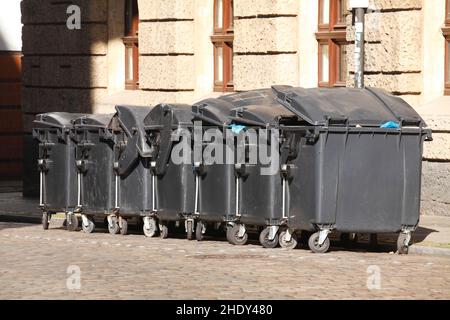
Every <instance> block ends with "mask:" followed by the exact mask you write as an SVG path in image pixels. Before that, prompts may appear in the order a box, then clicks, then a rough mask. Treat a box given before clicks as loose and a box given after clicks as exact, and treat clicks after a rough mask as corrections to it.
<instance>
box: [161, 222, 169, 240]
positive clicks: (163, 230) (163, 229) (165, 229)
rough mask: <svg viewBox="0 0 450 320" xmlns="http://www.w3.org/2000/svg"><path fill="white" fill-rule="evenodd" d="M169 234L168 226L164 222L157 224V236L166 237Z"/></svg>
mask: <svg viewBox="0 0 450 320" xmlns="http://www.w3.org/2000/svg"><path fill="white" fill-rule="evenodd" d="M168 236H169V227H167V225H166V224H161V223H160V224H159V237H160V238H161V239H166V238H167V237H168Z"/></svg>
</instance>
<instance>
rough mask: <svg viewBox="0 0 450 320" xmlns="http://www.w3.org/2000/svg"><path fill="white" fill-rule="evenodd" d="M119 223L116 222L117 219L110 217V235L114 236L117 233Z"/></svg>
mask: <svg viewBox="0 0 450 320" xmlns="http://www.w3.org/2000/svg"><path fill="white" fill-rule="evenodd" d="M119 230H120V228H119V223H118V221H117V217H115V216H114V217H111V223H109V221H108V231H109V233H110V234H112V235H115V234H118V233H119Z"/></svg>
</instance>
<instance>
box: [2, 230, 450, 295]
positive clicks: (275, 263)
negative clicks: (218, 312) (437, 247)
mask: <svg viewBox="0 0 450 320" xmlns="http://www.w3.org/2000/svg"><path fill="white" fill-rule="evenodd" d="M77 268H79V270H80V272H81V274H80V280H81V282H80V286H81V288H80V289H76V283H77V282H76V281H75V282H72V280H73V279H74V278H73V277H74V274H71V273H70V272H72V271H74V270H75V272H76V270H77ZM68 271H69V273H68ZM378 271H379V277H378V275H377V272H378ZM75 276H76V275H75ZM378 279H379V280H380V281H379V282H377V280H378ZM74 284H75V286H74ZM368 284H369V286H368ZM68 285H69V286H68ZM378 285H379V286H378ZM69 288H70V289H69ZM25 298H26V299H97V298H98V299H327V298H331V299H400V298H406V299H415V298H420V299H449V298H450V258H449V257H444V256H420V255H408V256H399V255H396V254H392V253H389V252H381V253H379V252H377V253H375V252H365V251H355V250H353V251H349V249H346V250H342V249H341V250H339V249H335V250H333V251H331V252H330V253H327V254H323V255H319V254H313V253H311V252H309V251H308V250H306V249H296V250H292V251H289V250H284V249H280V248H279V249H264V248H261V247H260V246H259V245H257V243H254V244H250V245H247V246H243V247H238V246H232V245H230V244H228V243H227V242H225V241H224V240H214V241H203V242H197V241H187V240H185V239H181V238H169V239H165V240H161V239H157V238H151V239H150V238H145V237H144V236H143V235H140V234H134V235H128V236H119V235H117V236H112V235H109V234H107V233H105V231H104V230H99V231H98V232H95V233H93V234H84V233H82V232H68V231H65V230H62V229H51V230H48V231H44V230H42V228H41V226H39V225H31V224H19V223H0V299H25Z"/></svg>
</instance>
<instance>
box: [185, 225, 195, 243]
mask: <svg viewBox="0 0 450 320" xmlns="http://www.w3.org/2000/svg"><path fill="white" fill-rule="evenodd" d="M193 223H194V221H192V220H187V221H186V233H187V239H188V240H192V239H193V238H194V232H193V229H194V227H193Z"/></svg>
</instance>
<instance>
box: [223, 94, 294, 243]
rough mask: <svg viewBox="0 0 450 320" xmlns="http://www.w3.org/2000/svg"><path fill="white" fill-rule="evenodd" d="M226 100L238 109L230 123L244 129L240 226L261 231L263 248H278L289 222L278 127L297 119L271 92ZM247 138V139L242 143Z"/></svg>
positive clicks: (239, 143)
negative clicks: (283, 227) (279, 239)
mask: <svg viewBox="0 0 450 320" xmlns="http://www.w3.org/2000/svg"><path fill="white" fill-rule="evenodd" d="M225 99H227V100H228V101H230V103H233V105H234V106H236V107H237V108H236V109H233V110H232V112H231V119H232V121H233V123H234V124H237V125H241V126H242V127H241V128H242V131H241V132H242V134H243V135H244V136H243V137H241V139H238V147H237V150H239V149H240V147H241V148H242V149H241V150H244V152H245V158H244V159H241V160H244V161H243V162H242V163H239V162H238V163H237V164H236V167H237V168H239V169H238V170H237V175H238V177H239V179H238V185H237V186H238V190H239V197H238V199H239V203H238V208H239V210H238V211H239V215H238V216H237V222H239V223H240V224H241V225H243V226H244V228H246V227H247V226H253V228H255V227H256V228H257V229H261V227H262V228H263V230H262V231H261V233H260V236H259V240H260V243H261V245H262V246H263V247H265V248H275V247H276V246H277V245H278V231H279V230H280V227H282V226H283V225H284V224H285V222H286V218H287V216H286V210H285V208H286V203H285V199H286V197H285V196H284V193H283V188H282V187H283V181H284V180H283V179H282V175H281V174H280V158H281V155H280V151H281V148H280V146H281V145H280V142H282V140H281V138H282V136H281V135H280V130H279V127H280V125H293V124H296V123H297V122H298V118H297V116H295V115H294V114H293V113H292V112H290V111H289V110H288V109H286V108H284V107H283V106H282V105H280V103H279V102H278V101H277V100H276V96H274V94H273V92H272V90H271V89H263V90H254V91H249V92H245V93H240V94H236V95H232V96H228V97H225ZM245 136H246V139H245V140H244V139H242V138H244V137H245ZM238 159H239V157H238ZM234 231H235V234H233V235H231V237H235V236H236V233H237V232H238V230H237V229H235V230H234ZM258 231H259V230H258ZM281 232H283V231H281ZM229 237H230V236H229ZM295 241H296V240H295V239H292V240H291V241H290V242H288V244H289V245H292V244H293V245H294V246H295V245H296V242H295ZM284 244H285V243H283V245H284Z"/></svg>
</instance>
